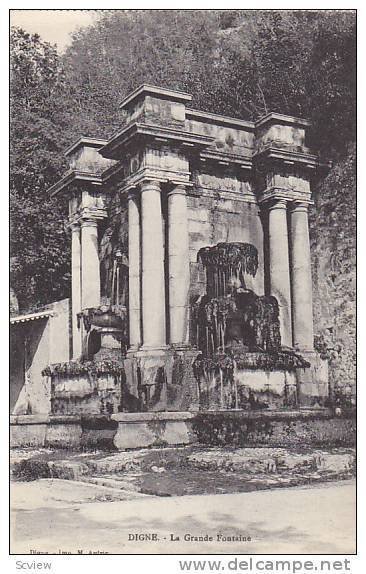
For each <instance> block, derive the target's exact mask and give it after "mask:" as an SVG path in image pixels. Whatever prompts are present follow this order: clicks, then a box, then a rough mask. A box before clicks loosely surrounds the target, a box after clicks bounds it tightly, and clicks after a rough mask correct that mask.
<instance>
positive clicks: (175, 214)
mask: <svg viewBox="0 0 366 574" xmlns="http://www.w3.org/2000/svg"><path fill="white" fill-rule="evenodd" d="M168 253H169V255H168V257H169V325H170V343H171V344H172V345H176V346H181V345H183V346H184V345H187V344H188V291H189V283H190V273H189V245H188V224H187V197H186V189H185V186H184V185H176V186H175V187H174V188H173V189H172V190H171V191H170V192H169V193H168Z"/></svg>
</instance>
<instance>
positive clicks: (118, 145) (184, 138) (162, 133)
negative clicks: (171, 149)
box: [99, 122, 214, 160]
mask: <svg viewBox="0 0 366 574" xmlns="http://www.w3.org/2000/svg"><path fill="white" fill-rule="evenodd" d="M139 136H140V137H141V136H142V137H145V138H149V139H152V140H155V141H159V142H161V143H168V142H174V143H176V144H180V145H183V146H184V145H186V146H188V147H192V148H196V147H198V148H205V147H208V146H210V145H212V144H213V143H214V138H212V137H209V136H204V135H201V134H195V133H192V132H186V131H183V130H179V129H174V128H168V127H163V126H158V125H153V124H145V123H139V122H134V123H132V124H129V125H128V126H126V127H124V128H123V129H122V130H120V131H119V132H117V133H116V134H115V135H114V136H113V137H112V138H111V139H110V140H109V141H108V143H107V144H106V145H105V146H103V147H102V148H101V149H100V150H99V153H100V154H101V155H102V156H103V157H105V158H108V159H116V160H118V159H120V158H121V157H122V156H123V151H124V148H125V146H127V145H129V144H130V143H131V142H132V141H133V140H134V139H136V138H137V137H139Z"/></svg>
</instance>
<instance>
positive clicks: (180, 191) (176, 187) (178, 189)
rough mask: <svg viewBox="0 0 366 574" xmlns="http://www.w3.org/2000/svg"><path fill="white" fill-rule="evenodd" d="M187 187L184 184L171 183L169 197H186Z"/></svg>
mask: <svg viewBox="0 0 366 574" xmlns="http://www.w3.org/2000/svg"><path fill="white" fill-rule="evenodd" d="M186 193H187V187H186V185H185V184H184V183H174V182H169V188H168V191H167V196H168V197H169V196H170V195H186Z"/></svg>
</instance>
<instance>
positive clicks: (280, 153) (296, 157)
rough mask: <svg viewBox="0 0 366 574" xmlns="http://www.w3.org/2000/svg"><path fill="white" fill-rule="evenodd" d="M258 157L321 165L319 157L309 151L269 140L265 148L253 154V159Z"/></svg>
mask: <svg viewBox="0 0 366 574" xmlns="http://www.w3.org/2000/svg"><path fill="white" fill-rule="evenodd" d="M258 159H269V160H272V159H276V160H282V161H283V162H284V163H286V164H287V165H291V164H302V165H304V166H305V167H307V168H310V169H315V168H316V167H317V166H318V165H319V160H318V157H317V156H316V155H314V154H311V153H308V152H307V151H305V150H304V151H300V150H299V151H296V150H294V149H289V148H287V149H286V147H285V146H280V144H276V142H269V143H268V144H267V145H266V146H265V147H264V148H263V149H261V150H259V151H257V152H255V153H254V155H253V161H256V160H258Z"/></svg>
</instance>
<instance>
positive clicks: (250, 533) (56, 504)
mask: <svg viewBox="0 0 366 574" xmlns="http://www.w3.org/2000/svg"><path fill="white" fill-rule="evenodd" d="M114 494H115V496H114ZM119 496H120V495H119ZM12 498H13V500H12V507H13V518H12V531H13V543H12V552H13V553H19V554H20V553H30V552H31V550H33V552H49V553H59V552H65V553H67V552H70V553H77V552H78V551H80V550H82V551H83V552H84V553H88V552H89V551H90V550H92V551H94V552H98V551H99V552H100V553H102V552H104V553H115V554H134V553H135V554H155V553H162V554H176V553H192V554H194V553H199V554H204V553H210V554H212V553H221V554H231V553H238V554H239V553H240V554H251V553H253V554H263V553H286V554H290V553H303V554H306V553H312V554H313V553H326V554H332V553H342V554H351V553H353V552H354V551H355V482H354V481H353V480H349V481H343V482H328V483H324V484H322V485H317V486H309V487H295V488H291V489H289V488H283V489H280V490H267V491H258V492H250V493H240V494H222V495H198V496H181V497H171V498H163V497H153V496H141V495H140V498H136V499H132V500H120V499H119V500H118V492H117V491H113V490H112V489H110V490H108V489H103V488H101V487H92V486H91V485H86V484H82V483H78V482H73V481H63V480H57V479H54V480H47V479H44V480H38V481H34V482H28V483H24V482H23V483H15V484H14V485H13V487H12ZM103 500H104V501H103ZM105 500H107V501H108V500H109V501H108V502H105ZM144 533H147V534H150V536H151V535H155V537H156V540H155V541H133V540H129V535H131V534H140V535H141V534H144ZM217 534H222V535H223V536H225V537H229V536H231V537H233V536H240V535H241V536H242V538H245V537H246V538H247V539H248V537H250V541H248V540H247V541H233V542H230V541H223V540H220V541H219V540H217ZM171 535H172V536H171ZM185 535H190V536H191V537H194V536H205V535H207V536H209V537H212V540H209V541H201V542H197V541H194V540H193V541H189V540H184V536H185ZM172 537H173V538H174V541H173V540H172ZM178 538H179V540H178Z"/></svg>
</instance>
